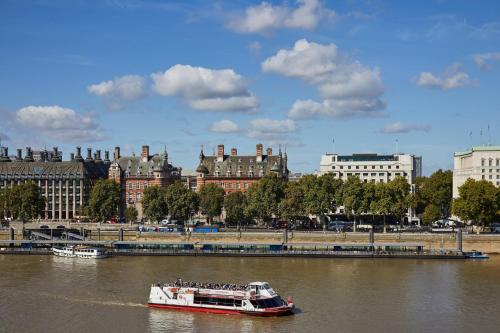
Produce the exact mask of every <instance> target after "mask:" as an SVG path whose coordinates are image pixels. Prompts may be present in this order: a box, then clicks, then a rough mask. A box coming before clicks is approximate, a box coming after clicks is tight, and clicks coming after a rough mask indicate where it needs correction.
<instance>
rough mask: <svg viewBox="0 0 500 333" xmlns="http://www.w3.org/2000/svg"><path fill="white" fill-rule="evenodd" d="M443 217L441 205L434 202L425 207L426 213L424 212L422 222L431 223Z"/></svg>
mask: <svg viewBox="0 0 500 333" xmlns="http://www.w3.org/2000/svg"><path fill="white" fill-rule="evenodd" d="M440 217H441V211H440V210H439V207H437V206H436V205H433V204H429V205H427V206H426V207H425V210H424V213H423V214H422V222H424V224H430V223H432V222H434V221H436V220H439V218H440Z"/></svg>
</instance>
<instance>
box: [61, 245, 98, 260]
mask: <svg viewBox="0 0 500 333" xmlns="http://www.w3.org/2000/svg"><path fill="white" fill-rule="evenodd" d="M52 252H53V253H54V255H56V256H59V257H70V258H84V259H101V258H105V257H106V256H107V254H106V250H104V249H100V248H96V247H78V246H65V247H62V248H58V247H53V248H52Z"/></svg>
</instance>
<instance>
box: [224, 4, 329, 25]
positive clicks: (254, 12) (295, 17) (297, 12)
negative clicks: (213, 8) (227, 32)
mask: <svg viewBox="0 0 500 333" xmlns="http://www.w3.org/2000/svg"><path fill="white" fill-rule="evenodd" d="M328 17H335V12H334V11H332V10H330V9H327V8H325V7H324V6H323V4H322V3H321V2H320V1H319V0H298V1H297V6H296V7H295V8H291V7H289V6H288V5H287V4H282V5H277V6H275V5H273V4H271V3H269V2H265V1H264V2H262V3H261V4H259V5H256V6H250V7H248V8H247V9H246V10H245V14H244V15H239V16H237V17H236V18H234V19H233V20H231V21H230V22H228V27H229V28H230V29H232V30H234V31H236V32H240V33H256V32H257V33H265V32H268V31H271V30H274V29H278V28H300V29H308V30H311V29H314V28H315V27H316V26H317V25H318V23H319V22H320V21H321V20H322V19H323V18H328Z"/></svg>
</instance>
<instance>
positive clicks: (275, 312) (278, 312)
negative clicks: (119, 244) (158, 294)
mask: <svg viewBox="0 0 500 333" xmlns="http://www.w3.org/2000/svg"><path fill="white" fill-rule="evenodd" d="M148 306H149V307H151V308H158V309H169V310H180V311H190V312H205V313H215V314H227V315H237V314H246V315H251V316H258V317H277V316H286V315H289V314H292V313H293V312H292V308H289V307H285V308H274V309H273V308H271V309H265V310H263V311H244V310H230V309H216V308H205V307H201V306H189V305H168V304H157V303H148Z"/></svg>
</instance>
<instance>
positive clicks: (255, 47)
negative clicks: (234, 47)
mask: <svg viewBox="0 0 500 333" xmlns="http://www.w3.org/2000/svg"><path fill="white" fill-rule="evenodd" d="M247 47H248V48H249V49H250V50H252V51H254V52H258V51H260V49H261V48H262V45H261V44H260V43H259V42H257V41H255V42H251V43H250V44H248V45H247Z"/></svg>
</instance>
